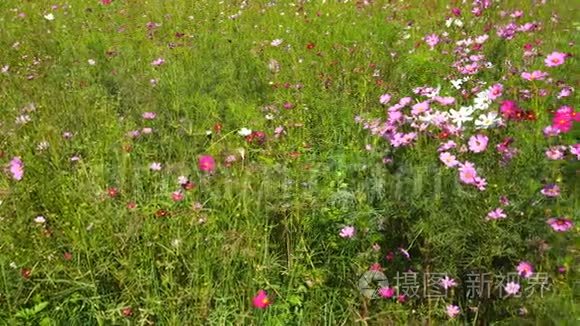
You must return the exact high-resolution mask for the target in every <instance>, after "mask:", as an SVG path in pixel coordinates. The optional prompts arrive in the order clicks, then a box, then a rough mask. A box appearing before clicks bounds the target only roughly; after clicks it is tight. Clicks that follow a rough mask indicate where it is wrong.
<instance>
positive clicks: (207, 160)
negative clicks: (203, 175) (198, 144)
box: [198, 155, 215, 173]
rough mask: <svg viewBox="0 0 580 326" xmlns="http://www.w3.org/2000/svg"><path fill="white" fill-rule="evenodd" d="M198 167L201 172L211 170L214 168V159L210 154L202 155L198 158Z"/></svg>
mask: <svg viewBox="0 0 580 326" xmlns="http://www.w3.org/2000/svg"><path fill="white" fill-rule="evenodd" d="M198 167H199V169H200V170H201V171H203V172H210V173H211V172H213V171H214V170H215V160H214V158H213V156H211V155H202V156H200V158H199V162H198Z"/></svg>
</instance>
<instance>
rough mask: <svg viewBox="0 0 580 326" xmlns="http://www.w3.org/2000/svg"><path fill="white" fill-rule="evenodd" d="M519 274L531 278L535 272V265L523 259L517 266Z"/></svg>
mask: <svg viewBox="0 0 580 326" xmlns="http://www.w3.org/2000/svg"><path fill="white" fill-rule="evenodd" d="M516 270H517V271H518V274H519V275H520V276H521V277H523V278H530V277H531V276H532V275H533V274H534V266H532V264H530V263H529V262H527V261H522V262H520V263H519V264H518V266H517V267H516Z"/></svg>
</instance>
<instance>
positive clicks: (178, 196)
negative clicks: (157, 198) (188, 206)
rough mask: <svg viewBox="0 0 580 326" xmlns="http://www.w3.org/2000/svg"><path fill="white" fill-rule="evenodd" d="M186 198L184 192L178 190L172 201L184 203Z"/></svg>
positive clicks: (172, 195)
mask: <svg viewBox="0 0 580 326" xmlns="http://www.w3.org/2000/svg"><path fill="white" fill-rule="evenodd" d="M183 198H184V196H183V192H182V191H181V190H177V191H174V192H172V193H171V199H172V200H173V201H182V200H183Z"/></svg>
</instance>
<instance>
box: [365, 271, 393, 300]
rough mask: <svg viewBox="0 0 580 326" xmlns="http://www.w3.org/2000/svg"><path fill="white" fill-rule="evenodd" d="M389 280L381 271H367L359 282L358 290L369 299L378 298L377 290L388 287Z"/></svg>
mask: <svg viewBox="0 0 580 326" xmlns="http://www.w3.org/2000/svg"><path fill="white" fill-rule="evenodd" d="M388 286H389V280H388V279H387V277H386V276H385V274H383V272H381V271H366V272H365V273H364V274H363V275H362V276H361V278H359V280H358V289H359V291H360V293H361V294H362V295H364V296H365V297H367V298H369V299H376V298H377V290H378V289H380V288H382V287H388Z"/></svg>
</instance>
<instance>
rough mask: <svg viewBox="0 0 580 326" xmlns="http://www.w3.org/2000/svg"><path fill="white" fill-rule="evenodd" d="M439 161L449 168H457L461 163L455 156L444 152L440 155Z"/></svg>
mask: <svg viewBox="0 0 580 326" xmlns="http://www.w3.org/2000/svg"><path fill="white" fill-rule="evenodd" d="M439 160H441V162H443V164H445V165H446V166H447V167H450V168H452V167H455V166H457V165H458V164H459V161H457V159H456V158H455V155H453V154H451V153H449V152H443V153H441V154H439Z"/></svg>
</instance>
